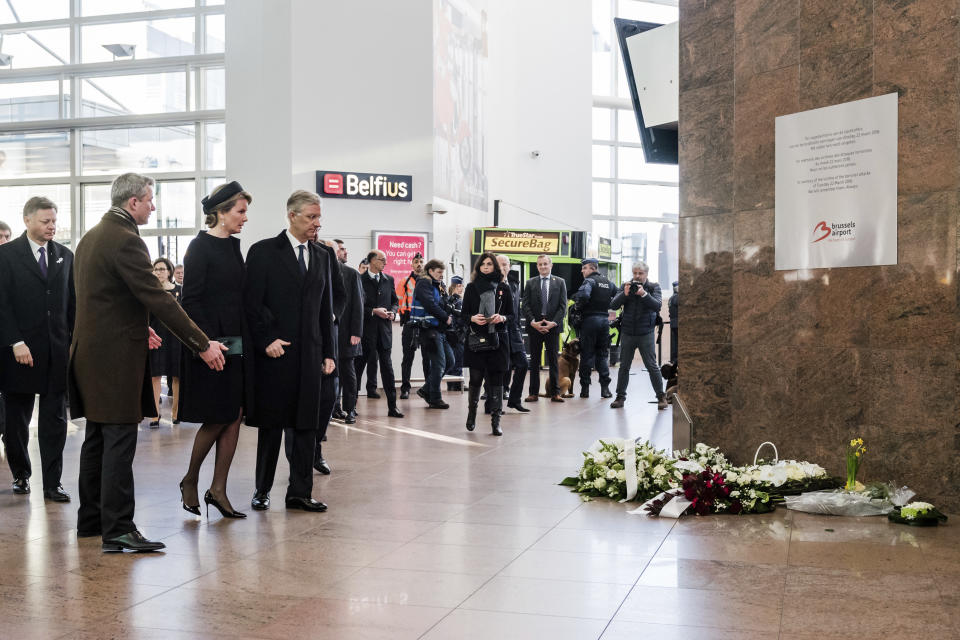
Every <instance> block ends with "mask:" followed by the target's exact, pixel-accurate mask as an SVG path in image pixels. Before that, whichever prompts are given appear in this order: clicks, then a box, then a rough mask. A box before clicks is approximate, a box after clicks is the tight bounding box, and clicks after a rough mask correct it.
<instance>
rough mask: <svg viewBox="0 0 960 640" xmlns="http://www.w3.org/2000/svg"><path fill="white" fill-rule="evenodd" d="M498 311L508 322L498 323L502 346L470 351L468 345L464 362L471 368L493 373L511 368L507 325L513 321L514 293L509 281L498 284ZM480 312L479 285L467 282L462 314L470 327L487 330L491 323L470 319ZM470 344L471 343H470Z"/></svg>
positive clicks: (464, 353)
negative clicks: (478, 323)
mask: <svg viewBox="0 0 960 640" xmlns="http://www.w3.org/2000/svg"><path fill="white" fill-rule="evenodd" d="M496 300H497V313H499V314H500V315H502V316H506V318H507V320H506V322H501V323H500V324H498V325H496V330H497V333H499V334H500V335H499V338H500V348H499V349H496V350H494V351H478V352H474V351H470V347H469V346H468V347H466V348H465V349H464V352H463V364H464V365H465V366H467V367H470V368H471V369H483V370H484V371H489V372H491V373H504V372H506V371H507V370H508V369H510V336H509V334H508V333H507V325H508V324H509V323H511V322H513V295H512V294H511V293H510V287H509V286H507V283H505V282H500V283H498V284H497V293H496ZM478 313H480V294H479V293H478V292H477V286H476V285H475V284H473V283H472V282H471V283H469V284H467V288H466V289H465V290H464V292H463V307H462V308H461V310H460V314H461V316H462V317H463V321H464V323H465V324H466V325H467V327H468V328H469V329H474V330H477V331H486V330H487V327H489V325H483V326H480V325H476V324H474V323H473V321H471V320H470V318H471V317H472V316H475V315H477V314H478ZM468 344H469V343H468Z"/></svg>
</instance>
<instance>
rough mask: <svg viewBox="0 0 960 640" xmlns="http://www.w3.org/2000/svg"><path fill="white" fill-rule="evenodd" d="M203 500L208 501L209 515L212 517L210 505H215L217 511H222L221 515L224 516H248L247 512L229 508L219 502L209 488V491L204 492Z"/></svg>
mask: <svg viewBox="0 0 960 640" xmlns="http://www.w3.org/2000/svg"><path fill="white" fill-rule="evenodd" d="M203 501H204V502H206V503H207V517H208V518H209V517H210V505H213V506H214V507H215V508H216V510H217V511H219V512H220V515H221V516H223V517H224V518H246V517H247V514H245V513H243V512H242V511H234V510H233V509H230V510H227V508H226V507H224V506H223V505H222V504H220V503H219V502H217V499H216V498H214V497H213V494H212V493H210V490H209V489H207V492H206V493H205V494H203Z"/></svg>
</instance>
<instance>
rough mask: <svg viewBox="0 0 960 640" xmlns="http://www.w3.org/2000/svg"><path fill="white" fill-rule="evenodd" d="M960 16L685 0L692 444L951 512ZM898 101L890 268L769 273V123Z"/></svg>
mask: <svg viewBox="0 0 960 640" xmlns="http://www.w3.org/2000/svg"><path fill="white" fill-rule="evenodd" d="M958 16H960V0H680V287H681V303H680V359H681V360H682V361H683V376H682V382H681V394H682V396H683V397H684V399H685V401H686V403H687V405H688V408H689V409H690V412H691V414H692V417H693V419H694V434H693V437H694V439H695V441H705V442H709V443H711V444H716V445H720V446H722V447H723V448H724V449H725V450H727V451H729V452H730V453H731V454H732V455H733V457H734V458H735V459H737V460H738V461H744V460H747V459H748V458H751V457H752V456H753V452H754V449H755V448H756V447H757V445H758V444H759V443H760V442H762V441H764V440H773V441H774V442H776V443H777V446H778V447H779V448H780V453H781V456H783V457H789V458H806V459H810V460H813V461H816V462H819V463H820V464H823V465H825V466H827V467H828V468H829V469H830V470H831V471H833V472H834V473H837V474H840V473H841V471H842V468H841V467H842V452H843V446H844V442H845V441H846V440H848V439H849V438H851V437H854V436H862V437H863V438H864V439H865V440H866V441H867V443H868V458H867V460H866V462H865V463H864V466H863V474H864V476H865V477H866V478H867V479H876V480H896V481H898V482H901V483H905V484H908V485H910V486H911V487H913V488H915V489H916V490H918V491H919V492H920V493H921V494H922V495H923V497H925V498H929V499H931V500H933V501H935V502H937V503H938V504H941V505H943V506H944V507H946V508H949V509H951V510H954V511H956V510H957V509H960V463H958V462H957V460H958V454H960V399H958V398H960V393H958V391H960V322H958V320H960V309H958V284H957V282H958V273H960V264H958V255H957V244H958V240H960V224H958V208H960V26H958V25H960V18H958ZM894 91H896V92H898V93H899V94H900V123H899V167H898V169H899V176H898V190H899V205H898V209H899V222H898V227H899V230H898V264H896V265H892V266H886V267H869V268H868V267H862V268H849V269H814V270H809V271H775V270H774V247H773V238H774V206H775V203H774V118H775V117H777V116H780V115H784V114H789V113H795V112H798V111H804V110H807V109H814V108H817V107H823V106H827V105H832V104H837V103H840V102H847V101H850V100H857V99H860V98H866V97H870V96H873V95H882V94H886V93H890V92H894Z"/></svg>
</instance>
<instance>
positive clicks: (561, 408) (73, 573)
mask: <svg viewBox="0 0 960 640" xmlns="http://www.w3.org/2000/svg"><path fill="white" fill-rule="evenodd" d="M637 381H638V382H640V380H639V379H637ZM445 395H446V397H447V400H448V401H449V402H450V404H451V405H452V406H451V408H450V409H449V410H447V411H438V410H428V409H426V408H425V407H424V406H423V404H422V402H420V401H409V402H406V403H401V408H402V409H403V410H404V411H406V413H407V417H406V419H404V420H393V419H387V418H384V417H381V416H383V415H384V414H385V413H386V405H385V404H384V401H383V400H379V401H376V400H366V399H364V398H361V400H360V406H359V407H358V411H359V413H360V416H361V417H360V419H359V420H358V422H357V424H356V425H353V426H352V427H347V426H345V425H341V424H336V425H332V426H331V428H330V432H329V442H327V443H326V444H325V445H324V454H325V456H326V458H327V460H328V461H329V463H330V464H331V466H332V467H333V474H332V475H331V476H329V477H323V476H319V475H317V476H315V488H314V496H315V497H317V498H319V499H322V500H323V501H325V502H326V503H327V504H328V505H329V511H327V512H326V513H324V514H310V513H304V512H300V511H295V512H288V511H286V510H284V508H283V507H282V504H283V503H282V500H279V498H281V497H282V491H283V483H282V482H280V479H281V478H284V479H285V477H286V476H285V474H286V466H285V462H283V461H282V462H281V468H280V469H279V470H278V474H277V478H278V482H277V484H276V486H275V487H274V498H277V499H275V500H274V505H273V507H272V508H271V509H270V510H269V511H267V512H253V511H250V510H249V499H250V496H251V494H252V492H253V467H254V454H255V448H256V434H255V432H254V431H253V430H252V429H247V428H244V429H243V431H242V433H241V438H240V446H239V449H238V452H237V457H236V460H235V461H234V464H233V468H232V473H231V478H230V485H229V487H228V489H229V495H230V497H231V499H232V500H233V502H234V506H235V507H237V508H239V509H242V510H244V511H247V512H248V515H249V517H248V518H247V519H246V520H224V519H222V518H220V517H219V515H218V514H216V512H212V513H211V514H210V517H209V519H208V518H207V517H206V516H204V517H200V518H196V517H194V516H191V515H190V514H188V513H186V512H185V511H183V509H181V506H180V498H179V492H178V490H177V482H178V480H179V479H180V477H181V476H182V474H183V472H184V469H185V466H186V462H187V458H188V455H189V451H190V446H191V444H192V441H193V436H194V433H195V430H196V425H190V424H180V425H178V426H172V425H171V424H170V423H169V422H168V421H164V422H162V423H161V427H160V428H159V429H155V430H151V429H149V428H147V426H146V425H147V423H143V425H142V427H141V430H140V433H139V446H138V450H137V457H136V461H135V472H136V483H137V484H136V492H137V513H136V522H137V524H138V526H139V527H140V529H141V530H142V531H143V532H144V533H145V535H147V536H148V537H151V538H155V539H160V540H162V541H163V542H164V543H166V545H167V548H166V551H165V552H162V553H156V554H133V553H124V554H104V553H102V552H101V550H100V539H99V538H91V539H80V540H78V539H77V536H76V529H75V527H76V506H77V502H76V491H77V487H76V478H77V463H78V457H79V450H80V444H81V441H82V438H83V427H82V424H81V425H71V430H70V434H69V435H68V439H67V445H66V451H65V469H64V476H63V477H64V486H65V488H66V490H67V491H68V492H70V493H71V494H72V495H73V496H74V502H73V503H71V504H68V505H61V504H54V503H46V504H45V503H44V501H43V497H42V493H41V492H40V491H38V490H34V492H33V493H32V494H31V495H30V496H16V495H13V494H12V493H11V491H10V489H9V487H10V484H9V482H10V478H9V473H8V471H7V469H6V464H3V465H2V468H3V471H2V472H0V480H2V485H3V490H2V491H0V567H2V569H0V594H2V595H0V637H2V638H22V639H26V638H45V639H46V638H77V639H81V638H83V639H93V638H98V639H99V638H130V639H135V638H151V639H154V638H155V639H164V640H170V639H180V638H184V639H185V638H197V637H204V638H220V637H223V638H227V637H229V638H231V639H232V640H241V639H242V638H283V639H285V640H293V639H296V638H338V639H346V638H349V639H360V638H363V639H375V638H398V639H400V638H425V639H438V638H449V639H468V638H485V639H488V638H497V639H506V638H524V639H526V638H549V639H550V640H560V639H566V638H570V639H578V640H579V639H584V638H604V639H627V638H629V639H631V640H632V639H637V638H658V639H661V640H667V639H671V638H678V639H679V638H683V639H685V640H687V639H690V638H713V639H726V640H732V639H734V638H744V639H747V638H749V639H751V640H764V639H776V638H780V639H783V640H788V639H801V638H804V639H813V638H817V639H825V638H826V639H829V638H849V637H854V636H855V637H861V638H871V639H876V638H904V637H928V636H929V637H938V638H946V637H957V636H958V634H960V587H958V585H960V580H958V578H960V540H958V538H957V536H956V535H955V534H954V532H953V530H952V529H953V527H951V526H948V527H934V528H931V529H919V528H913V527H909V528H908V527H902V526H898V525H893V524H891V523H889V522H887V520H886V519H881V518H873V519H870V518H861V519H855V518H836V517H828V516H813V515H808V514H802V513H795V512H791V511H787V510H786V509H783V508H779V509H777V510H776V511H775V512H774V513H772V514H769V515H752V516H739V517H738V516H710V517H703V518H700V517H695V516H687V517H684V518H682V519H681V520H673V519H667V518H650V517H648V516H645V515H629V514H627V513H626V512H627V510H628V509H629V508H633V507H632V506H631V507H627V506H625V505H621V504H617V503H613V502H610V501H604V500H597V501H590V502H582V501H581V500H580V498H579V497H578V496H577V495H575V494H572V493H570V492H569V491H568V490H567V489H566V488H563V487H560V486H557V482H558V481H559V480H560V479H562V478H563V477H564V476H566V475H569V474H571V473H572V472H574V471H576V469H577V467H578V465H579V464H580V462H581V456H580V454H579V453H578V452H579V451H581V450H583V449H585V448H587V447H588V446H589V445H590V444H591V443H592V442H593V441H594V440H595V439H596V438H599V437H604V436H607V437H613V436H616V437H634V436H638V435H639V436H642V437H646V438H650V439H651V440H652V442H653V443H654V444H656V445H658V446H662V447H667V446H669V443H670V438H671V421H672V417H671V415H670V409H668V410H667V411H661V412H658V411H657V409H656V405H655V404H648V403H647V402H646V400H647V398H641V397H640V396H639V394H634V395H633V396H632V397H631V398H630V399H629V401H628V404H627V408H626V409H625V410H621V411H612V410H611V409H609V408H607V405H608V404H609V400H603V399H601V398H599V397H596V396H595V397H592V398H590V399H586V400H581V399H579V398H576V399H570V400H568V401H567V402H566V403H565V404H553V403H550V402H543V401H541V402H538V403H536V404H531V405H529V406H531V408H532V409H533V411H532V412H531V413H528V414H517V413H516V412H514V411H513V410H508V413H507V415H506V416H505V417H504V420H503V428H504V432H505V433H504V437H503V438H494V437H491V436H489V435H488V433H489V431H488V427H487V428H485V425H484V423H483V421H482V420H481V421H480V423H479V424H478V427H477V430H476V431H475V432H474V433H467V432H466V431H465V430H464V428H463V419H464V415H465V413H466V396H465V395H461V394H457V393H448V394H445ZM35 443H36V439H35V438H34V439H33V440H32V445H33V448H34V451H33V454H34V456H36V455H37V454H36V450H35V449H36V445H35ZM35 459H36V458H35ZM208 464H209V463H208ZM210 473H211V469H210V468H209V467H205V468H204V470H203V473H202V474H201V482H200V486H201V488H203V487H205V486H206V483H209V479H210ZM278 502H279V504H280V506H279V507H278V505H277V503H278ZM633 506H636V505H635V504H634V505H633ZM881 610H883V611H887V612H889V613H891V615H885V616H882V617H881V616H878V615H877V613H878V612H879V611H881Z"/></svg>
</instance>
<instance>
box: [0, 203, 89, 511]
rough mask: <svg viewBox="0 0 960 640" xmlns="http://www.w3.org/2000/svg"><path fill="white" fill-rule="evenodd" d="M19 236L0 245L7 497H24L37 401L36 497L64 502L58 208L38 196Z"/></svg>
mask: <svg viewBox="0 0 960 640" xmlns="http://www.w3.org/2000/svg"><path fill="white" fill-rule="evenodd" d="M23 223H24V226H25V227H26V231H25V232H24V234H23V235H22V236H20V237H19V238H17V239H16V240H13V241H12V242H8V243H6V244H4V245H3V246H2V247H0V345H3V347H2V348H0V390H2V391H3V394H4V398H5V403H6V414H7V420H8V424H7V425H6V430H5V432H4V434H3V443H4V446H5V447H6V450H7V463H8V464H9V465H10V472H11V474H13V492H14V493H18V494H26V493H30V480H29V479H30V475H31V473H32V468H31V466H30V454H29V453H28V451H27V443H28V441H29V438H30V420H31V418H33V405H34V396H35V395H36V394H39V395H40V415H39V419H38V425H37V426H38V429H37V433H38V439H39V443H40V463H41V467H42V472H43V497H44V498H46V499H47V500H52V501H54V502H70V496H69V495H68V494H67V492H65V491H64V490H63V486H62V485H61V484H60V474H61V473H62V472H63V445H64V443H65V442H66V439H67V410H66V389H67V359H68V356H69V350H70V339H71V336H72V334H73V320H74V317H75V314H76V295H75V291H74V287H73V253H72V252H71V251H70V250H69V249H67V248H66V247H64V246H63V245H62V244H59V243H57V242H54V241H53V237H54V235H55V234H56V232H57V205H55V204H54V203H53V202H51V201H50V200H48V199H47V198H43V197H33V198H30V199H29V200H27V203H26V204H25V205H24V207H23Z"/></svg>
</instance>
